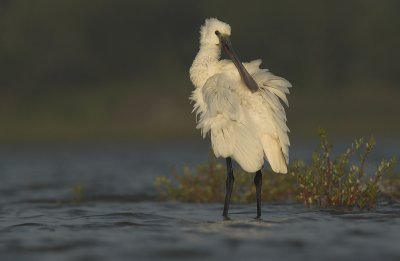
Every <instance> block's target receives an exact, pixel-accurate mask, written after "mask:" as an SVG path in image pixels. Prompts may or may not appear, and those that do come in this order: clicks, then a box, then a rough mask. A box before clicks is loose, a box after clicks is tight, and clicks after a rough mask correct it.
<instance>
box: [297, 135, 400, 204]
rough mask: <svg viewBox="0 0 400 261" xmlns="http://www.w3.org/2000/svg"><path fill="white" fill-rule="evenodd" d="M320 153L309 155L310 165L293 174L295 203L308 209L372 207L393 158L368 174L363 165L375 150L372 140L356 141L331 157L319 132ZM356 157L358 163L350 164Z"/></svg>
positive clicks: (391, 167) (325, 136)
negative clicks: (371, 173) (295, 192)
mask: <svg viewBox="0 0 400 261" xmlns="http://www.w3.org/2000/svg"><path fill="white" fill-rule="evenodd" d="M318 136H319V138H320V141H321V148H320V151H319V152H315V153H314V154H313V156H312V163H311V165H310V166H303V167H302V168H300V169H298V170H297V173H294V175H296V177H297V178H298V181H299V194H298V196H297V198H298V200H299V201H301V202H303V203H305V204H306V205H307V206H310V205H317V206H319V207H346V208H353V207H357V208H359V209H364V208H373V207H374V206H375V204H376V201H377V197H378V192H379V186H380V184H381V181H382V177H383V175H384V174H385V173H387V172H388V171H390V170H391V169H393V167H394V164H395V159H394V158H392V159H391V160H382V161H381V162H380V163H379V164H378V166H377V168H376V171H375V173H374V174H373V175H367V173H366V171H365V164H366V160H367V158H368V156H369V155H370V153H371V152H372V151H373V149H374V147H375V144H376V142H375V139H374V138H373V137H371V138H370V140H369V141H368V142H364V139H363V138H360V139H356V140H355V141H354V142H353V143H352V144H351V146H350V148H348V149H347V150H346V151H345V152H343V153H342V154H340V155H339V156H338V157H336V158H332V144H331V143H330V142H329V140H328V138H327V134H326V132H325V131H324V130H322V129H320V130H318ZM356 155H358V162H357V163H358V164H356V163H351V162H350V161H351V159H353V158H354V157H355V156H356Z"/></svg>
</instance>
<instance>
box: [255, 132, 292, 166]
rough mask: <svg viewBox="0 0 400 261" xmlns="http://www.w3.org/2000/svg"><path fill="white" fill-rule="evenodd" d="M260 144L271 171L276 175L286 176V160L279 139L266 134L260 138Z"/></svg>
mask: <svg viewBox="0 0 400 261" xmlns="http://www.w3.org/2000/svg"><path fill="white" fill-rule="evenodd" d="M261 143H262V146H263V149H264V153H265V157H266V158H267V160H268V163H269V165H270V166H271V168H272V170H273V171H274V172H276V173H282V174H286V173H287V165H286V159H285V156H284V155H283V152H282V148H281V144H280V141H279V139H277V138H274V137H271V136H270V135H267V134H266V135H263V136H262V137H261Z"/></svg>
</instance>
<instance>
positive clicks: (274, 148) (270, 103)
mask: <svg viewBox="0 0 400 261" xmlns="http://www.w3.org/2000/svg"><path fill="white" fill-rule="evenodd" d="M230 34H231V28H230V26H229V25H228V24H226V23H223V22H221V21H219V20H217V19H215V18H211V19H207V20H206V22H205V24H204V25H203V26H202V27H201V30H200V50H199V52H198V54H197V56H196V58H195V60H194V61H193V64H192V66H191V68H190V79H191V81H192V82H193V84H194V86H195V90H194V91H193V93H192V96H191V97H190V99H191V100H193V101H194V111H195V112H196V116H197V117H196V118H197V119H198V122H197V128H198V129H201V131H202V135H203V137H205V136H206V134H207V133H210V136H211V143H212V148H213V151H214V154H215V156H216V157H220V156H221V157H224V158H227V157H232V158H233V159H234V160H235V161H236V162H237V163H238V164H239V165H240V166H241V167H242V168H243V169H244V170H245V171H247V172H256V171H258V170H260V169H261V168H262V165H263V164H264V159H265V158H266V159H267V161H268V162H269V164H270V166H271V168H272V170H273V171H275V172H277V173H286V172H287V164H288V162H289V145H290V142H289V138H288V132H289V129H288V127H287V125H286V114H285V109H284V107H283V106H282V104H281V101H283V102H284V103H285V104H286V105H288V101H287V98H286V94H288V93H289V88H290V87H291V84H290V83H289V82H288V81H287V80H285V79H283V78H281V77H278V76H276V75H274V74H272V73H271V72H269V71H268V70H267V69H261V68H260V64H261V60H254V61H252V62H250V63H243V65H244V67H245V69H246V70H247V72H248V74H250V75H251V77H252V78H253V79H254V81H255V82H256V84H257V85H258V90H257V91H254V92H252V91H251V90H250V89H249V87H248V86H249V85H248V84H247V85H246V83H245V82H244V79H243V75H241V72H240V71H239V69H238V66H237V65H235V64H234V63H233V62H232V61H231V60H220V57H221V45H222V44H221V43H220V37H219V36H220V35H226V36H229V35H230ZM232 52H233V50H232Z"/></svg>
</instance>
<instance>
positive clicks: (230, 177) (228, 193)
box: [222, 157, 235, 218]
mask: <svg viewBox="0 0 400 261" xmlns="http://www.w3.org/2000/svg"><path fill="white" fill-rule="evenodd" d="M226 168H227V176H226V194H225V204H224V212H223V214H222V215H223V216H224V217H225V218H228V210H229V203H230V202H231V195H232V189H233V183H234V182H235V178H234V177H233V170H232V159H231V158H230V157H228V158H226Z"/></svg>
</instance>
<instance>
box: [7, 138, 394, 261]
mask: <svg viewBox="0 0 400 261" xmlns="http://www.w3.org/2000/svg"><path fill="white" fill-rule="evenodd" d="M193 148H195V149H193ZM398 148H399V147H398V146H397V145H396V143H388V144H386V145H385V146H382V147H381V148H378V151H377V153H375V158H374V159H375V160H377V159H379V158H381V157H384V156H385V157H387V156H388V155H392V154H395V153H396V152H398V151H397V150H398ZM291 155H292V158H296V157H298V158H304V155H309V149H308V148H306V147H305V146H300V147H298V148H296V147H294V148H293V150H292V151H291ZM207 157H208V149H207V147H205V146H203V147H199V146H198V145H196V146H194V145H193V146H192V145H179V146H175V147H174V146H170V145H166V146H163V147H152V148H140V147H137V146H125V147H117V146H114V147H113V146H102V147H101V146H99V147H93V146H92V147H90V148H87V147H86V148H77V147H61V148H56V147H52V148H36V147H35V148H33V147H24V148H22V147H20V148H15V147H14V148H3V149H1V150H0V179H1V180H0V260H134V259H136V260H146V259H148V260H157V259H158V260H166V259H170V260H177V259H181V260H187V259H197V260H205V258H206V259H207V260H221V259H223V258H229V259H230V260H244V259H245V258H256V257H258V258H260V257H263V258H265V259H269V260H338V259H340V260H354V259H355V258H357V259H359V260H400V204H398V203H385V202H382V203H381V204H380V206H379V207H378V208H377V209H376V210H375V211H371V212H343V211H321V210H315V209H314V210H312V209H306V208H305V207H303V206H302V205H296V204H264V205H263V218H262V220H255V219H253V217H254V216H255V204H249V205H238V204H233V205H232V210H231V218H232V220H230V221H223V220H222V218H221V216H220V215H221V211H222V205H221V204H183V203H176V202H157V201H156V200H155V199H154V198H155V191H154V189H153V180H154V177H155V176H157V175H160V174H168V173H170V172H171V170H172V169H173V167H174V166H176V167H179V166H181V165H182V164H183V163H187V164H189V165H194V164H195V163H196V162H204V161H205V160H207ZM77 184H81V185H82V186H83V187H84V189H85V199H86V200H84V201H83V202H82V203H81V204H74V201H73V195H74V194H73V188H74V186H76V185H77Z"/></svg>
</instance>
